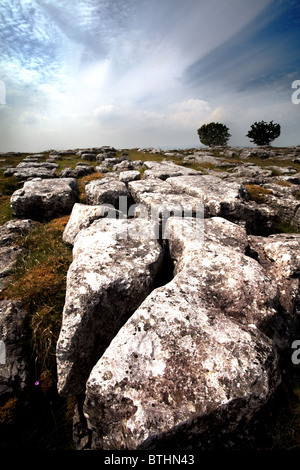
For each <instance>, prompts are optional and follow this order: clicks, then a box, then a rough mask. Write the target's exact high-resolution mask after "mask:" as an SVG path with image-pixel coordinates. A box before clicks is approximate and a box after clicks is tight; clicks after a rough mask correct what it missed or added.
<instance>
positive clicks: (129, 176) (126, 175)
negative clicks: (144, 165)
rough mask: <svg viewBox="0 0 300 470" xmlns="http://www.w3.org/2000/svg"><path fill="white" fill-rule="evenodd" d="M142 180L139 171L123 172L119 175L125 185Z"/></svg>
mask: <svg viewBox="0 0 300 470" xmlns="http://www.w3.org/2000/svg"><path fill="white" fill-rule="evenodd" d="M140 179H141V174H140V172H139V171H137V170H132V171H121V173H120V174H119V180H120V181H122V182H123V183H125V184H128V183H129V182H130V181H138V180H140Z"/></svg>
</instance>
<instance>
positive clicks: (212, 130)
mask: <svg viewBox="0 0 300 470" xmlns="http://www.w3.org/2000/svg"><path fill="white" fill-rule="evenodd" d="M197 132H198V135H199V139H200V142H201V143H202V144H204V145H208V146H209V147H215V146H218V145H227V142H228V140H229V138H230V137H231V135H230V134H229V129H228V127H227V126H225V124H221V123H219V122H211V123H210V124H203V126H201V127H200V128H199V129H198V130H197Z"/></svg>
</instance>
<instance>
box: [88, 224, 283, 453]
mask: <svg viewBox="0 0 300 470" xmlns="http://www.w3.org/2000/svg"><path fill="white" fill-rule="evenodd" d="M190 224H191V220H190V221H189V220H184V221H183V220H181V219H177V218H175V217H173V218H170V219H169V222H168V229H169V232H170V239H169V247H170V256H171V257H172V258H173V259H174V260H175V266H176V269H175V274H176V275H175V277H174V279H173V280H172V281H171V282H169V283H168V284H166V285H165V286H163V287H160V288H158V289H155V290H154V291H153V292H152V293H151V294H150V295H149V296H148V297H147V298H146V299H145V301H144V302H143V303H142V304H141V305H140V307H139V308H138V309H137V310H136V311H135V312H134V314H133V315H132V316H131V318H130V319H129V320H128V321H127V322H126V324H125V325H124V326H123V327H122V328H121V330H120V331H119V333H118V334H117V335H116V337H115V338H114V339H113V341H112V342H111V343H110V345H109V347H108V348H107V349H106V351H105V353H104V354H103V355H102V357H101V358H100V360H99V361H98V363H97V365H96V366H95V367H94V368H93V370H92V372H91V374H90V377H89V380H88V383H87V388H86V399H85V404H84V415H85V417H86V420H87V425H88V428H89V432H90V433H91V447H92V448H93V449H110V450H112V449H141V448H148V449H149V448H150V449H151V448H155V450H158V449H161V448H162V449H163V448H164V447H167V446H168V445H169V446H171V447H172V448H173V449H174V448H176V449H177V450H180V449H189V448H193V449H196V448H200V449H201V448H202V449H209V448H214V444H215V443H216V441H218V439H222V436H223V437H224V435H226V433H228V432H231V431H233V430H234V429H235V428H236V427H237V426H238V424H239V423H241V422H244V423H246V422H247V421H248V420H249V419H250V418H251V417H252V416H253V414H254V413H255V412H256V411H257V410H258V409H259V408H260V407H261V406H262V405H263V404H265V403H266V402H267V400H268V399H269V397H270V396H271V395H272V393H273V392H274V390H275V389H276V387H277V385H278V384H279V382H280V377H279V372H278V370H279V368H278V355H277V352H276V347H275V346H274V344H273V341H272V339H271V338H269V337H268V336H267V332H268V328H267V325H268V322H270V321H272V319H273V318H274V316H275V315H276V305H277V302H278V291H277V286H276V284H275V283H274V282H273V280H272V279H271V278H269V277H268V276H267V274H266V272H265V270H264V268H263V267H262V266H261V265H260V264H259V263H258V262H257V261H256V260H254V259H253V258H251V257H249V256H246V255H245V251H246V248H247V245H248V242H247V236H246V232H245V230H244V229H243V228H241V227H239V226H237V225H235V224H232V223H230V222H229V221H226V220H224V219H221V218H212V219H208V220H205V232H204V240H203V241H201V240H197V239H192V237H190V232H189V227H190Z"/></svg>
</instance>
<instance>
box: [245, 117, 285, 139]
mask: <svg viewBox="0 0 300 470" xmlns="http://www.w3.org/2000/svg"><path fill="white" fill-rule="evenodd" d="M280 130H281V129H280V124H276V123H274V122H273V121H270V122H269V124H268V123H267V122H265V121H260V122H255V123H254V124H252V126H251V129H250V130H249V132H248V134H247V135H246V137H249V139H251V142H254V143H255V144H256V145H270V142H273V140H275V139H277V137H279V136H280Z"/></svg>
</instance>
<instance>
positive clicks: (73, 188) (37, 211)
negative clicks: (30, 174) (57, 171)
mask: <svg viewBox="0 0 300 470" xmlns="http://www.w3.org/2000/svg"><path fill="white" fill-rule="evenodd" d="M78 200H79V189H78V183H77V180H76V179H74V178H57V179H46V180H44V179H40V178H37V179H34V180H32V181H27V182H25V183H24V186H23V188H22V189H18V190H17V191H15V192H14V193H13V195H12V196H11V200H10V203H11V208H12V211H13V214H14V215H15V216H16V217H18V218H20V219H27V218H30V219H33V220H48V219H51V218H54V217H59V216H62V215H65V214H68V213H70V212H71V210H72V207H73V205H74V204H75V203H76V202H78Z"/></svg>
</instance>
